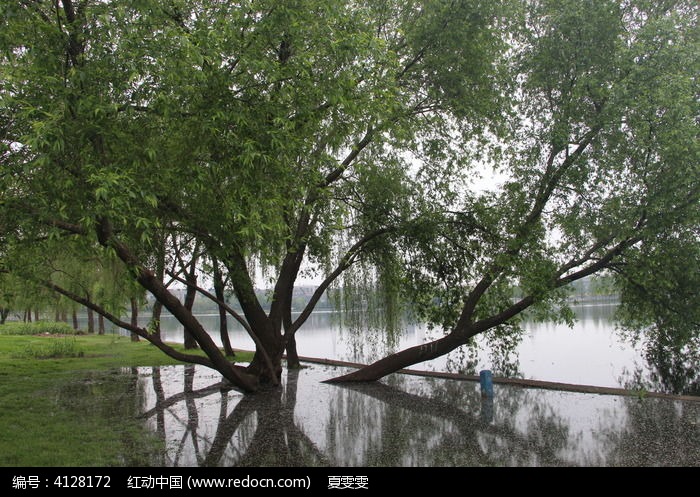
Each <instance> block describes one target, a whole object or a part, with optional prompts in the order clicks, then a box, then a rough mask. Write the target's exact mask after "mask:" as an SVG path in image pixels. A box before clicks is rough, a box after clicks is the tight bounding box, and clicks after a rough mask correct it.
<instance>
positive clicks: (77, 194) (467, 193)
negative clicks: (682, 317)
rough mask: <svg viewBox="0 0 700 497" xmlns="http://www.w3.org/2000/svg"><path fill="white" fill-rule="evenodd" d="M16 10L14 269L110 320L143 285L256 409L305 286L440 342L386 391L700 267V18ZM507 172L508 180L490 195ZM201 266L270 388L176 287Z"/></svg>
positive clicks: (343, 6)
mask: <svg viewBox="0 0 700 497" xmlns="http://www.w3.org/2000/svg"><path fill="white" fill-rule="evenodd" d="M0 14H2V15H1V17H0V18H1V19H2V21H0V23H1V25H0V31H1V32H2V34H1V35H0V59H1V61H2V67H3V69H2V73H0V113H2V117H3V120H2V121H3V123H4V124H3V125H2V128H0V142H1V143H2V147H3V148H2V150H1V151H0V166H2V174H1V175H0V225H2V227H3V230H2V233H3V234H2V238H0V259H1V261H2V262H1V264H2V265H1V266H0V268H2V271H3V272H9V273H11V274H13V275H16V276H19V277H21V278H25V279H30V280H32V281H34V282H36V283H37V286H36V287H34V286H31V287H32V288H38V287H39V286H41V285H43V286H48V287H50V288H51V289H53V290H56V291H58V292H59V293H61V294H62V295H64V296H66V297H69V298H71V299H72V300H74V301H77V302H80V303H83V304H84V305H88V304H90V305H93V306H94V307H95V309H96V310H98V311H99V312H102V313H103V314H105V315H107V314H110V310H114V309H115V308H117V307H118V304H119V302H120V299H119V298H117V297H118V296H123V292H126V293H129V294H130V296H135V295H136V294H138V292H140V291H141V290H138V291H137V289H136V285H133V286H132V287H131V288H129V287H128V286H127V285H126V284H125V283H124V282H125V281H127V280H131V281H135V282H137V283H138V285H140V288H143V289H145V290H148V291H150V292H151V293H152V294H153V295H154V296H155V297H156V298H157V299H158V300H159V301H160V302H161V303H163V304H164V305H165V306H166V307H168V309H169V310H170V311H171V312H173V314H175V315H176V317H177V318H178V319H179V320H180V321H181V322H182V324H183V325H184V326H185V327H186V328H187V330H188V332H189V333H190V334H191V336H193V337H194V338H195V339H196V340H197V341H198V342H199V344H200V346H202V348H203V349H205V352H206V354H207V356H208V359H209V363H210V364H211V365H212V366H215V367H216V368H217V369H219V370H220V371H221V372H222V373H223V374H224V375H225V376H226V377H227V378H229V379H230V380H231V381H233V382H234V383H236V384H237V385H239V386H241V387H242V388H244V389H247V390H251V389H254V388H255V386H254V385H255V384H257V379H258V378H259V377H263V379H266V380H268V381H272V382H276V381H277V379H276V378H278V377H279V368H280V367H281V365H280V364H281V363H280V357H281V354H282V351H283V349H285V347H286V346H287V345H288V344H290V343H291V344H293V336H294V333H295V332H296V331H297V330H298V329H299V327H300V326H302V325H303V323H304V321H305V320H306V318H308V315H309V313H310V312H311V310H313V307H314V306H315V305H316V303H317V302H318V295H315V296H313V297H312V298H311V300H310V301H309V303H308V304H307V306H306V308H305V309H304V312H302V313H301V314H300V315H299V316H296V317H294V318H293V317H292V315H291V305H292V300H293V298H292V295H293V289H294V285H295V283H296V281H297V278H298V277H299V275H300V274H301V272H302V268H306V269H305V270H306V271H308V272H309V273H311V274H312V275H315V276H317V277H320V278H322V283H321V285H320V287H319V290H318V292H320V293H322V292H323V291H325V290H326V289H328V288H329V287H330V286H331V285H332V284H338V285H339V287H340V288H342V289H344V290H347V292H346V295H345V299H344V301H345V305H346V306H348V307H350V308H353V307H356V304H357V303H358V299H363V300H365V301H366V302H367V303H368V308H369V309H370V310H372V309H376V310H380V309H381V312H383V313H384V316H385V317H386V321H387V322H388V323H389V324H390V325H392V326H395V325H396V323H397V321H396V319H394V318H395V317H396V316H398V315H400V313H401V311H402V308H401V305H400V301H399V300H400V299H399V298H403V299H405V300H408V301H409V302H411V303H412V304H414V306H415V309H416V310H417V312H418V314H419V316H420V317H421V318H424V319H426V320H428V321H430V322H431V323H432V324H434V325H435V326H437V327H440V328H442V329H443V330H444V331H445V333H446V335H447V337H448V338H449V339H448V340H443V341H442V342H440V347H438V348H435V347H433V345H435V344H433V345H431V347H429V348H424V349H421V350H422V351H421V350H418V349H416V350H413V351H407V352H406V353H405V354H404V355H403V356H399V357H400V360H399V359H398V358H395V360H392V361H394V362H393V363H392V364H391V366H389V363H391V362H392V361H389V363H385V367H386V369H385V370H384V371H385V372H390V369H391V368H394V369H396V368H398V367H402V366H406V365H408V364H409V363H413V362H416V361H420V360H424V359H425V358H426V356H425V354H424V352H423V351H425V350H430V351H431V352H430V354H442V353H446V352H447V351H449V350H451V349H454V348H455V347H458V346H460V345H463V344H466V343H468V342H469V340H470V338H471V337H472V336H474V335H476V334H478V333H484V332H489V331H490V333H491V335H492V336H493V337H494V338H497V339H503V340H504V344H505V346H506V348H507V345H508V344H512V343H513V340H514V335H515V334H517V332H518V329H519V326H518V320H519V319H520V318H519V316H520V315H521V313H522V312H523V311H524V310H526V309H530V310H531V312H532V313H534V315H536V316H537V317H540V318H543V319H544V318H555V319H558V320H562V321H570V320H571V319H572V314H571V312H570V310H569V309H568V308H567V307H566V297H567V291H566V290H565V288H566V286H567V285H568V284H570V283H572V282H574V281H577V280H579V279H581V278H584V277H586V276H591V275H594V274H596V273H601V272H606V271H614V272H616V273H617V274H623V275H625V277H626V278H628V279H630V278H631V279H632V280H635V281H636V280H639V278H638V277H637V276H636V274H637V273H640V272H646V274H647V275H652V277H653V278H654V280H656V281H658V284H659V286H660V287H664V286H666V285H668V284H669V283H668V282H669V281H671V280H673V278H674V277H675V276H674V275H679V274H681V273H682V272H681V271H679V270H678V269H679V265H678V262H677V261H676V260H675V259H674V258H673V255H674V254H676V252H677V251H678V250H681V248H680V245H683V246H684V248H682V252H683V253H688V254H691V255H692V254H694V253H695V251H696V250H697V244H698V237H697V226H698V201H699V195H700V187H699V186H698V181H699V178H700V171H699V170H698V167H700V166H699V164H700V161H699V160H698V158H699V157H698V156H699V155H700V149H699V147H698V141H697V123H698V122H697V119H698V117H697V116H698V115H700V110H699V109H698V99H697V95H698V93H699V91H698V82H697V77H696V75H697V73H698V72H699V71H698V69H700V67H699V66H700V62H699V60H698V54H699V53H700V50H698V36H697V33H698V29H697V20H698V6H697V5H696V4H695V3H693V2H688V1H684V0H673V1H669V2H662V3H659V4H653V3H651V2H646V1H631V0H630V1H612V0H605V1H596V2H593V1H585V2H580V1H574V0H566V1H564V2H555V1H550V0H536V1H531V2H527V3H520V2H510V1H507V0H504V1H498V2H488V3H483V2H466V1H465V2H452V1H448V0H422V1H418V0H414V1H408V2H406V1H402V2H398V1H393V0H392V1H386V2H379V3H378V2H365V1H344V2H335V1H326V0H295V1H294V2H284V3H280V2H272V1H270V0H249V1H246V2H244V3H243V4H238V3H236V4H225V3H221V2H218V1H214V0H197V1H194V2H180V1H173V0H149V1H140V0H139V1H136V0H127V1H124V2H118V3H117V2H99V1H92V0H88V1H85V2H74V1H71V0H63V1H61V2H55V3H54V4H52V5H49V4H42V3H38V2H19V3H14V4H9V5H3V6H2V7H0ZM489 170H493V171H495V172H496V173H497V174H498V175H499V178H500V183H499V184H498V185H491V186H490V187H489V188H488V189H486V190H484V189H481V188H477V187H476V185H475V178H477V177H478V176H479V175H488V173H489ZM681 240H682V242H683V243H680V241H681ZM674 245H675V246H677V247H676V248H674ZM201 256H204V257H203V258H202V260H205V261H208V260H213V259H216V260H217V261H220V263H221V265H222V267H223V268H225V270H226V272H227V275H226V276H227V278H228V281H229V282H230V283H229V284H230V287H231V289H232V290H233V292H234V294H235V296H236V298H237V300H238V302H239V304H240V306H241V309H242V315H238V316H237V319H239V320H240V321H241V322H244V323H245V324H246V327H247V328H248V329H249V332H250V334H251V335H252V336H253V338H254V339H256V340H257V350H258V354H257V355H256V357H255V359H254V360H253V363H252V364H251V366H250V367H249V372H250V374H251V375H252V376H253V377H255V378H251V377H244V376H240V375H239V373H237V371H236V370H234V369H233V368H232V367H231V366H230V364H229V363H228V362H227V361H226V360H225V358H223V357H222V356H220V353H219V352H218V350H217V349H216V347H215V346H214V344H213V342H211V340H210V339H209V337H208V336H207V335H206V332H205V331H204V329H203V328H202V326H201V323H199V322H198V321H197V320H196V318H194V316H193V315H192V312H191V310H190V309H188V308H187V307H186V306H184V305H182V303H180V302H177V301H176V299H174V297H173V295H172V293H171V292H169V291H168V288H167V286H168V285H167V281H166V278H165V277H164V267H165V265H166V261H167V262H170V261H171V260H172V261H176V264H175V265H174V266H173V268H175V267H176V266H179V271H184V270H185V268H186V267H189V268H190V270H191V271H190V276H191V277H190V283H192V281H194V279H195V278H194V276H195V274H194V273H196V272H198V271H200V272H201V270H203V269H205V268H206V266H208V262H205V263H203V264H199V265H197V264H195V261H196V260H199V258H200V257H201ZM86 264H87V265H89V266H90V268H91V271H90V272H83V271H82V268H83V267H84V266H85V265H86ZM657 268H662V269H659V270H657ZM171 272H175V273H176V272H177V270H176V269H173V270H172V271H171ZM257 273H262V274H263V275H264V276H265V277H266V278H267V279H268V280H269V282H270V285H269V286H270V287H271V288H270V295H269V297H270V301H271V306H270V309H269V310H264V309H263V307H262V305H261V301H260V299H259V298H258V296H257V295H256V293H255V288H254V286H255V280H256V275H257ZM343 274H344V275H345V284H340V281H341V280H340V276H341V275H343ZM115 275H118V276H117V277H116V278H114V280H115V281H116V284H115V286H116V288H115V289H108V288H107V287H108V286H109V285H108V284H105V283H104V282H108V281H109V280H110V278H112V277H113V276H115ZM99 281H102V282H103V283H102V284H100V283H96V282H99ZM621 281H622V280H621ZM642 283H645V282H642ZM515 288H517V289H518V292H517V293H516V292H515V291H514V289H515ZM620 288H622V290H623V291H628V290H629V289H630V286H629V285H626V284H622V285H621V287H620ZM37 291H38V290H37ZM638 295H641V293H640V294H638ZM121 302H122V303H123V302H124V300H121ZM640 302H641V300H640ZM370 304H371V305H370ZM645 305H646V303H645ZM380 314H381V313H380ZM657 314H658V313H655V314H654V315H655V316H656V315H657ZM666 329H667V330H670V331H668V332H669V333H672V334H674V336H678V337H680V338H683V337H685V336H687V334H684V333H680V334H679V335H677V334H676V332H675V330H676V329H677V327H673V326H670V327H668V328H666ZM132 331H134V330H132ZM137 331H138V332H139V333H141V335H142V336H144V337H147V336H148V333H147V332H146V331H145V330H137ZM665 332H666V331H662V332H661V333H665ZM147 339H149V338H147ZM150 339H152V337H151V338H150ZM436 342H437V341H436ZM288 352H289V350H288ZM294 353H295V351H294ZM271 357H272V358H274V360H271V359H270V358H271ZM402 361H403V362H402ZM273 363H274V364H273ZM362 374H364V373H362ZM362 374H360V376H362ZM374 378H376V376H375V377H373V378H370V379H374Z"/></svg>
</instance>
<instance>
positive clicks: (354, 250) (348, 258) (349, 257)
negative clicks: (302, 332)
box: [285, 228, 395, 336]
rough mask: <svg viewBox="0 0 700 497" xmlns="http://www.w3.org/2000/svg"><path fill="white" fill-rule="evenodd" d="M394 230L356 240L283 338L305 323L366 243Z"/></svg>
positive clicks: (379, 230) (374, 232)
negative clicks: (325, 293)
mask: <svg viewBox="0 0 700 497" xmlns="http://www.w3.org/2000/svg"><path fill="white" fill-rule="evenodd" d="M394 229H395V228H380V229H378V230H375V231H372V232H371V233H368V234H366V235H365V236H364V237H362V238H361V239H360V240H358V241H357V242H356V243H355V244H354V245H353V246H352V247H350V248H349V249H348V251H347V252H346V253H345V255H344V256H343V257H342V258H341V259H340V262H339V263H338V265H337V266H336V268H335V269H334V270H333V271H332V272H331V273H330V274H329V275H328V276H326V279H324V280H323V282H321V284H320V285H319V286H318V288H316V291H314V293H313V295H312V296H311V299H310V300H309V302H308V303H307V304H306V306H305V307H304V310H303V311H302V312H301V314H300V315H299V317H298V318H297V319H296V320H295V321H294V323H293V324H292V327H291V329H290V330H285V336H287V335H293V334H294V333H296V331H297V330H298V329H299V328H300V327H301V326H302V325H303V324H304V323H305V322H306V320H307V319H308V318H309V316H310V315H311V312H313V310H314V308H315V307H316V304H317V303H318V301H319V300H320V299H321V296H322V295H323V293H324V292H325V291H326V289H328V287H329V286H330V285H331V283H333V282H334V281H335V280H336V278H337V277H338V276H340V274H341V273H342V272H343V271H345V270H346V269H347V268H349V267H350V266H351V265H352V264H353V263H354V262H355V258H356V257H357V255H358V254H360V252H362V250H363V248H364V246H365V245H367V243H369V242H370V241H372V240H374V239H375V238H377V237H379V236H381V235H384V234H386V233H389V232H391V231H394Z"/></svg>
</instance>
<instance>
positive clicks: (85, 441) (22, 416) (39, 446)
mask: <svg viewBox="0 0 700 497" xmlns="http://www.w3.org/2000/svg"><path fill="white" fill-rule="evenodd" d="M35 324H36V323H35ZM4 326H7V325H6V324H5V325H1V326H0V329H1V328H3V327H4ZM69 341H70V343H71V345H65V343H67V342H69ZM174 347H175V348H178V349H179V350H182V346H180V345H174ZM27 351H32V352H29V353H28V352H27ZM46 351H49V352H51V351H59V353H58V354H44V353H43V352H46ZM71 351H72V352H75V353H67V352H71ZM195 353H201V352H195ZM237 359H238V360H239V361H249V360H251V354H250V353H241V354H239V357H237ZM170 364H180V363H179V362H178V361H175V360H174V359H171V358H170V357H168V356H166V355H165V354H164V353H162V352H161V351H160V350H158V349H157V348H156V347H155V346H153V345H151V344H149V343H147V342H144V341H141V342H131V340H130V339H129V337H121V336H117V335H76V336H73V337H69V338H66V337H55V336H50V335H49V336H44V335H29V334H23V335H10V334H5V333H2V332H0V398H1V399H2V402H0V427H1V428H0V466H120V465H126V466H148V465H151V464H153V461H155V460H156V459H155V458H156V457H157V455H158V454H159V452H160V451H161V450H162V447H161V446H160V444H161V443H162V442H158V441H157V440H156V438H155V436H154V435H152V434H151V433H150V432H148V430H147V429H146V428H145V427H144V426H143V425H142V423H140V422H139V421H138V419H137V415H138V414H139V413H140V410H141V405H140V399H139V396H138V392H137V390H138V389H137V388H136V385H135V381H136V379H135V376H134V375H130V374H121V371H122V368H130V367H137V366H164V365H170Z"/></svg>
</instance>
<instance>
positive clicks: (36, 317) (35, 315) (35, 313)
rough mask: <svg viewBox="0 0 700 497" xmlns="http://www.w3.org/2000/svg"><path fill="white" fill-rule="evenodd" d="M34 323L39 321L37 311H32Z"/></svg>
mask: <svg viewBox="0 0 700 497" xmlns="http://www.w3.org/2000/svg"><path fill="white" fill-rule="evenodd" d="M34 321H39V309H34Z"/></svg>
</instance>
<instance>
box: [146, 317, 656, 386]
mask: <svg viewBox="0 0 700 497" xmlns="http://www.w3.org/2000/svg"><path fill="white" fill-rule="evenodd" d="M574 310H575V312H576V314H577V316H578V320H577V321H576V323H575V324H574V326H573V328H570V327H568V326H566V325H564V324H555V323H534V322H528V323H526V325H525V334H524V335H523V336H522V337H521V339H520V342H519V343H518V344H517V346H516V347H515V350H514V351H513V352H512V353H511V354H508V355H504V354H503V353H501V352H499V350H498V349H497V348H496V349H494V348H492V347H490V346H489V343H488V340H486V339H479V341H478V343H479V350H478V351H470V350H469V349H467V348H461V349H458V350H456V351H453V352H452V353H450V354H449V355H447V356H445V357H441V358H438V359H435V360H433V361H429V362H425V363H422V364H418V365H415V366H413V367H414V368H415V369H425V370H434V371H449V372H465V373H478V371H480V370H481V369H491V370H493V371H494V373H495V374H499V375H504V376H518V377H522V378H532V379H538V380H548V381H559V382H566V383H577V384H587V385H597V386H611V387H618V386H632V383H633V382H635V378H636V381H639V378H643V379H647V380H648V379H649V378H650V377H651V376H652V375H653V368H650V367H649V365H648V364H647V362H646V361H645V360H644V357H643V353H642V350H641V347H640V346H639V345H633V344H631V343H629V342H627V341H625V340H624V339H622V338H621V337H620V335H619V334H618V333H617V332H616V330H615V327H614V324H613V323H612V321H611V318H612V315H613V313H614V311H615V305H614V304H610V305H601V304H597V305H590V306H577V307H575V308H574ZM143 319H144V321H143V323H144V324H145V323H146V319H147V318H146V317H145V316H143ZM199 319H200V321H201V322H202V324H203V325H204V326H205V328H206V329H207V330H209V331H210V332H211V333H212V336H213V337H214V340H215V341H216V342H217V343H219V344H220V339H219V336H218V326H219V324H218V323H219V321H218V315H216V314H211V315H201V316H199ZM161 327H162V330H163V333H164V335H165V338H166V340H171V341H179V342H181V341H182V340H183V338H182V337H183V331H182V326H181V325H180V324H179V323H178V322H177V321H176V320H175V319H174V318H172V317H165V316H164V317H163V319H162V321H161ZM229 329H230V330H231V331H230V332H229V334H230V336H231V342H232V344H233V346H234V347H236V348H242V349H250V350H252V349H253V347H254V346H253V342H252V341H251V340H250V338H249V337H248V336H247V334H246V333H245V332H244V331H243V330H242V328H240V326H238V323H235V324H234V323H231V322H229ZM437 336H438V334H437V332H436V331H432V332H431V331H429V330H428V329H427V328H426V327H425V326H424V325H419V324H409V325H406V326H405V327H404V329H403V331H402V333H401V335H400V336H399V337H396V338H397V339H395V340H393V341H392V340H391V339H389V338H387V337H386V336H385V335H384V334H383V333H381V332H378V331H370V330H352V329H349V328H347V327H344V326H342V325H341V324H340V323H339V319H338V314H337V313H330V312H328V313H314V314H313V315H312V316H311V318H310V319H309V320H308V321H307V323H306V324H305V325H304V327H303V328H302V329H301V330H300V331H299V332H298V333H297V347H298V351H299V354H300V355H303V356H308V357H319V358H328V359H339V360H345V361H353V362H363V363H364V362H368V361H372V360H376V359H378V358H380V357H382V356H383V355H385V354H386V353H388V352H391V351H395V350H400V349H401V348H405V347H410V346H413V345H418V344H421V343H424V342H425V341H429V340H430V339H431V337H432V338H436V337H437Z"/></svg>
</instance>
